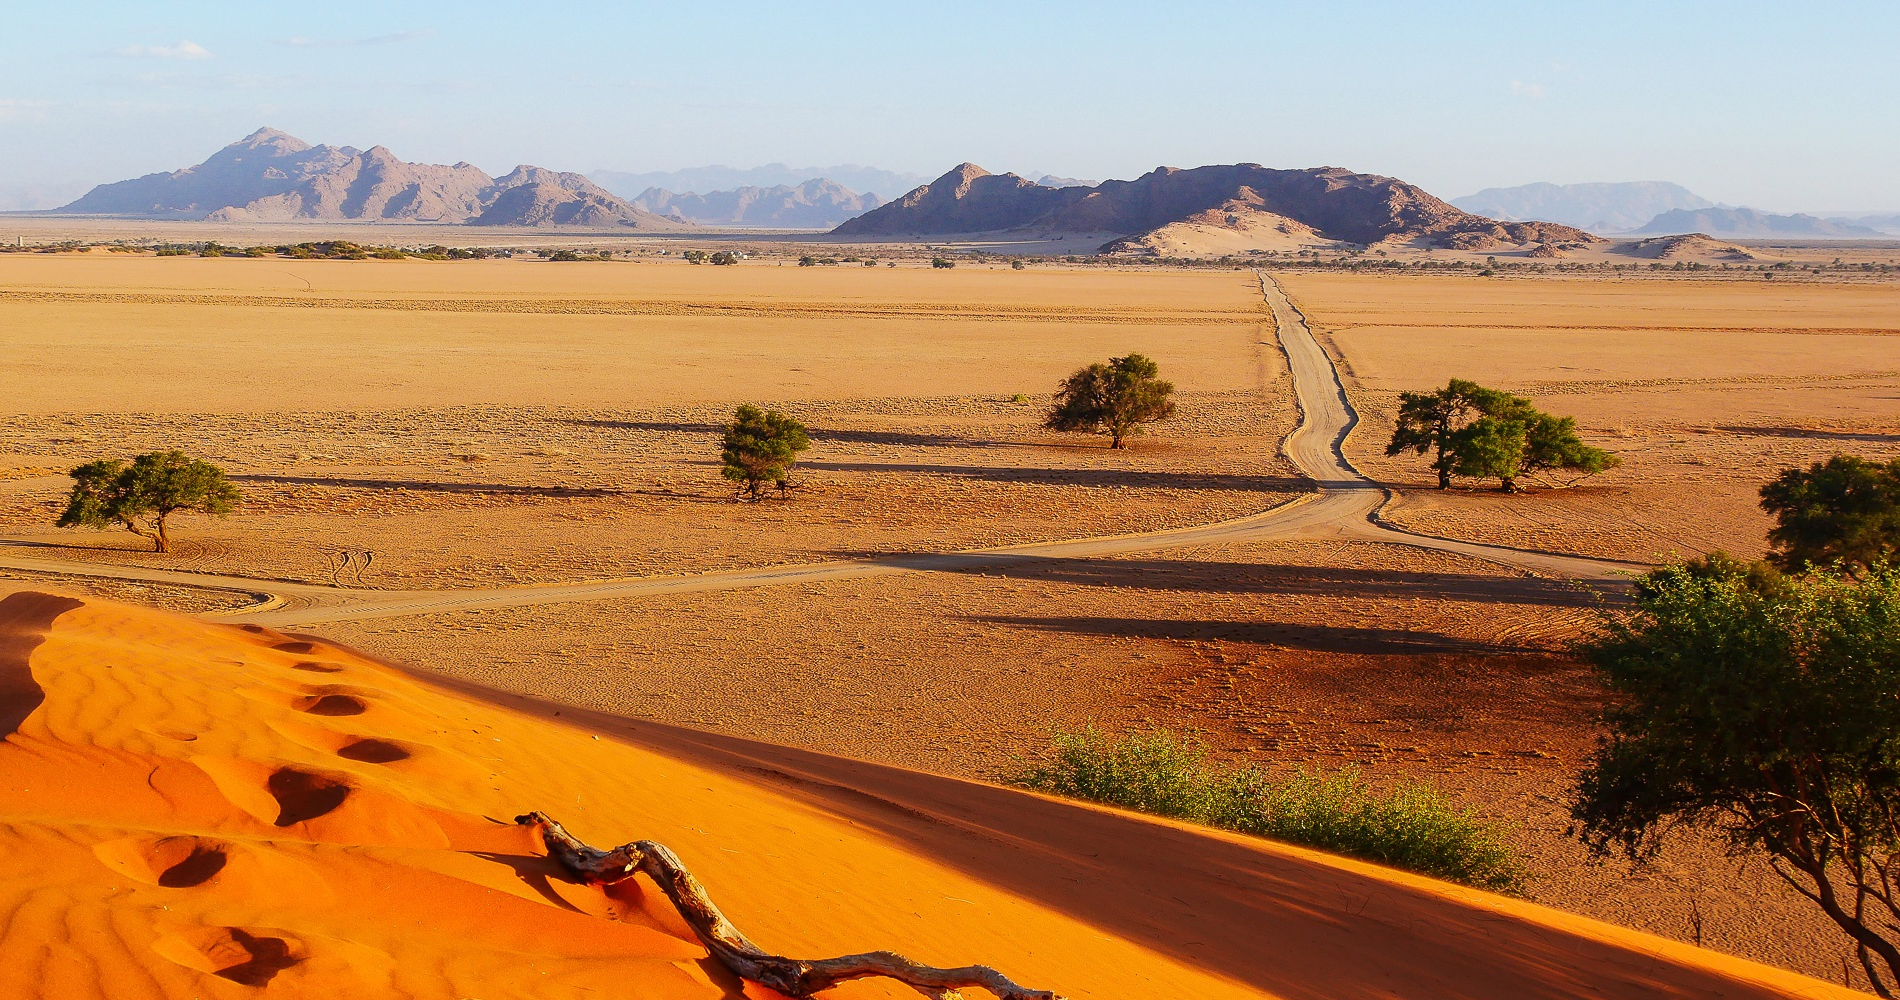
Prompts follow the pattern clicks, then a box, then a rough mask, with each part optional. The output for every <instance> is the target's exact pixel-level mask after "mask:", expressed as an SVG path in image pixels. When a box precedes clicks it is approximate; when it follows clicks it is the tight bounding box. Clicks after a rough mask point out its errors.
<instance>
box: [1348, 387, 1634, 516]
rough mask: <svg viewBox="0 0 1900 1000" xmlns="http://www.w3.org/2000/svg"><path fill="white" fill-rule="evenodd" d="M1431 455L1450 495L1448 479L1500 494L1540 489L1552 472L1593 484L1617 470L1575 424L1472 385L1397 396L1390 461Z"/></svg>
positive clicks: (1440, 485) (1520, 400) (1505, 394)
mask: <svg viewBox="0 0 1900 1000" xmlns="http://www.w3.org/2000/svg"><path fill="white" fill-rule="evenodd" d="M1408 451H1410V452H1415V453H1417V454H1420V455H1424V454H1431V455H1432V456H1433V458H1432V468H1433V470H1435V471H1436V472H1437V473H1438V488H1439V489H1441V490H1444V489H1450V488H1451V477H1452V476H1453V475H1460V476H1470V477H1473V478H1478V479H1496V480H1498V481H1499V483H1500V484H1501V486H1502V488H1503V489H1504V490H1505V492H1516V491H1517V489H1518V484H1519V480H1520V479H1522V478H1524V477H1527V476H1537V477H1539V480H1540V481H1541V482H1543V484H1544V485H1546V486H1550V487H1554V488H1564V487H1568V486H1574V485H1576V482H1577V480H1576V479H1573V480H1571V481H1570V482H1567V483H1557V482H1553V481H1551V480H1550V479H1549V478H1548V477H1547V476H1546V475H1545V474H1546V473H1550V472H1555V471H1566V472H1574V473H1579V474H1580V477H1579V478H1581V477H1583V476H1592V475H1595V474H1597V473H1599V472H1602V471H1604V470H1606V469H1611V468H1615V467H1616V466H1617V464H1618V463H1619V461H1620V460H1619V459H1618V458H1617V457H1616V456H1615V455H1612V454H1610V453H1609V452H1607V451H1604V450H1603V449H1601V448H1593V447H1591V446H1589V445H1587V444H1584V443H1583V439H1582V438H1580V437H1578V436H1577V424H1576V421H1575V420H1573V419H1571V418H1570V417H1557V416H1552V415H1551V414H1548V413H1543V412H1541V411H1539V410H1538V409H1537V408H1536V407H1534V406H1532V405H1531V401H1530V400H1528V399H1525V398H1524V397H1522V396H1513V395H1511V394H1510V393H1508V392H1503V391H1500V390H1497V389H1487V388H1485V387H1484V386H1481V385H1479V384H1477V383H1476V382H1471V381H1467V380H1465V379H1452V380H1451V381H1450V382H1449V383H1448V384H1447V385H1446V386H1445V388H1443V389H1439V390H1436V391H1433V392H1404V393H1400V394H1399V415H1398V420H1397V422H1396V424H1395V426H1394V427H1393V429H1392V439H1391V441H1389V442H1387V444H1386V446H1385V453H1386V454H1387V455H1399V454H1403V453H1405V452H1408Z"/></svg>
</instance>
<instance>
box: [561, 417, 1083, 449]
mask: <svg viewBox="0 0 1900 1000" xmlns="http://www.w3.org/2000/svg"><path fill="white" fill-rule="evenodd" d="M567 423H570V424H574V425H576V426H580V427H604V428H610V429H613V430H623V431H658V432H660V433H665V434H723V433H725V430H726V426H725V425H724V424H709V423H703V422H694V421H682V420H593V419H572V420H568V421H567ZM806 433H807V434H809V435H810V436H811V439H812V440H813V441H818V442H835V443H839V444H884V445H898V446H902V447H909V448H1045V447H1063V446H1065V445H1066V444H1067V443H1066V442H1059V441H1058V442H1048V441H1000V440H995V439H990V438H971V437H960V436H957V435H953V434H928V433H916V432H913V431H864V430H842V429H836V428H828V427H808V428H806Z"/></svg>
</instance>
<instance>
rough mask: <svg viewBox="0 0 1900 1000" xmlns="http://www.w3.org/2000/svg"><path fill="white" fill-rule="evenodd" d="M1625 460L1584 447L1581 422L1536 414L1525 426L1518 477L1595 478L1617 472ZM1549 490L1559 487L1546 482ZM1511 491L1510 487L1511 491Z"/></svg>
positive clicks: (1570, 418) (1530, 417)
mask: <svg viewBox="0 0 1900 1000" xmlns="http://www.w3.org/2000/svg"><path fill="white" fill-rule="evenodd" d="M1621 464H1623V460H1622V459H1620V458H1617V457H1616V456H1615V455H1612V454H1610V453H1609V452H1607V451H1604V450H1603V449H1602V448H1593V447H1591V446H1589V445H1587V444H1584V443H1583V439H1582V438H1580V437H1578V436H1577V421H1576V420H1575V418H1572V417H1556V416H1552V415H1550V414H1548V413H1541V412H1538V411H1536V410H1532V411H1531V413H1530V414H1529V417H1528V419H1527V420H1526V421H1525V424H1524V454H1523V457H1522V458H1521V460H1520V461H1519V463H1518V473H1519V475H1524V476H1537V475H1542V474H1543V473H1546V472H1574V473H1580V474H1581V475H1582V476H1594V475H1596V474H1597V473H1599V472H1604V471H1607V470H1609V469H1614V468H1616V467H1617V466H1619V465H1621ZM1545 485H1547V486H1558V485H1559V484H1556V483H1550V482H1546V483H1545ZM1509 488H1510V487H1508V486H1507V487H1506V489H1509Z"/></svg>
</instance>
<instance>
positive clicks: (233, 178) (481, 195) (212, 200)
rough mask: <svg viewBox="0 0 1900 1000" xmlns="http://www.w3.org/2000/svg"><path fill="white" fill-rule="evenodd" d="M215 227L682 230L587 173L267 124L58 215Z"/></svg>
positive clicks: (107, 187) (104, 189) (92, 195)
mask: <svg viewBox="0 0 1900 1000" xmlns="http://www.w3.org/2000/svg"><path fill="white" fill-rule="evenodd" d="M59 211H61V212H67V213H75V214H89V215H93V214H96V215H124V216H142V217H147V218H180V219H206V220H210V221H213V222H288V221H294V220H313V221H346V220H347V221H370V222H436V223H470V224H474V225H525V226H541V225H576V226H627V227H632V228H637V229H678V228H681V226H680V224H679V223H676V222H670V221H668V220H666V219H663V218H661V217H659V216H657V215H654V214H653V213H651V212H647V211H644V210H642V209H638V208H635V207H634V206H632V205H629V204H627V203H626V202H625V201H623V200H621V199H620V198H618V197H616V196H614V195H613V194H612V193H610V192H608V191H606V190H604V189H602V188H600V187H599V186H598V185H596V184H594V183H593V182H592V181H589V180H588V179H587V178H586V177H583V176H582V175H580V174H575V173H562V172H557V171H553V170H547V169H544V168H541V167H531V166H520V167H516V168H515V169H514V170H513V171H511V172H510V173H508V174H506V175H503V176H502V177H490V176H488V174H486V173H484V172H482V171H481V170H480V169H479V168H477V167H475V166H472V165H470V164H468V163H457V164H454V165H451V166H442V165H439V164H431V163H408V162H405V161H403V160H401V159H398V158H397V157H396V155H395V154H393V153H391V152H390V151H389V150H388V149H386V148H384V147H382V146H376V147H373V148H371V149H368V150H359V149H355V148H353V147H350V146H327V145H324V146H312V145H310V144H309V143H307V142H304V141H303V140H301V139H298V138H296V137H295V136H291V135H287V134H285V133H283V132H279V131H277V130H276V129H270V128H261V129H258V130H257V131H256V132H253V133H251V134H250V135H248V136H245V137H244V138H243V139H240V140H238V141H237V142H234V143H232V144H230V145H229V146H226V147H224V148H223V149H221V150H219V151H217V152H216V153H214V154H212V155H211V157H210V158H209V159H206V160H205V161H204V162H203V163H200V164H198V165H197V166H193V167H186V168H184V169H182V170H174V171H171V172H169V173H156V174H147V175H145V176H144V177H138V178H134V179H132V180H126V181H118V182H116V183H112V184H101V185H99V186H98V187H95V188H93V189H92V190H91V191H89V192H87V193H86V194H85V195H83V196H81V197H80V198H79V200H77V201H74V202H73V203H71V204H69V205H66V206H64V207H63V208H61V209H59Z"/></svg>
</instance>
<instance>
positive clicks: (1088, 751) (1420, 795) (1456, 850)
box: [1012, 730, 1526, 893]
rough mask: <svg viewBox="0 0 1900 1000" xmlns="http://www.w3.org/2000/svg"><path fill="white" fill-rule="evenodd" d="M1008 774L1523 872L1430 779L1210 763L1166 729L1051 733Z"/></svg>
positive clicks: (1493, 834) (1510, 885)
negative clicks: (1386, 786)
mask: <svg viewBox="0 0 1900 1000" xmlns="http://www.w3.org/2000/svg"><path fill="white" fill-rule="evenodd" d="M1012 781H1013V783H1014V784H1017V785H1020V786H1022V787H1024V788H1032V789H1035V790H1037V791H1043V792H1051V793H1054V794H1056V795H1066V796H1069V797H1071V798H1078V799H1089V800H1091V801H1094V802H1106V803H1108V804H1110V805H1117V806H1122V807H1124V808H1128V809H1135V810H1138V811H1141V812H1146V813H1154V814H1155V815H1158V816H1170V817H1174V818H1176V819H1185V820H1190V821H1192V822H1195V823H1202V824H1205V825H1207V826H1216V827H1221V828H1222V829H1227V830H1237V831H1239V832H1241V833H1247V834H1252V835H1254V836H1257V837H1266V838H1268V839H1271V840H1283V841H1286V842H1288V843H1293V844H1303V845H1305V846H1307V847H1316V848H1319V849H1320V850H1324V851H1332V852H1335V853H1338V854H1345V855H1349V856H1351V857H1356V858H1363V859H1365V860H1367V861H1375V862H1378V863H1380V864H1385V865H1391V866H1392V867H1394V868H1403V869H1405V870H1407V871H1413V872H1417V873H1419V874H1421V875H1430V876H1432V877H1435V878H1442V879H1448V880H1450V881H1453V882H1462V883H1464V884H1465V885H1471V886H1477V887H1478V888H1481V889H1490V890H1492V891H1495V892H1510V893H1516V892H1519V891H1521V890H1522V888H1523V885H1524V881H1525V877H1526V876H1525V872H1524V868H1523V864H1522V863H1521V862H1520V861H1519V860H1518V858H1517V855H1516V852H1514V851H1513V850H1512V849H1511V847H1510V846H1509V845H1508V844H1506V843H1505V842H1504V837H1503V833H1502V831H1501V830H1500V829H1499V828H1498V827H1497V826H1495V825H1494V824H1491V823H1489V822H1487V821H1485V820H1482V819H1480V818H1478V816H1477V815H1476V814H1474V813H1473V812H1472V811H1471V810H1469V809H1462V808H1459V807H1458V806H1457V805H1455V804H1453V803H1452V802H1451V801H1450V800H1448V799H1446V798H1445V797H1444V796H1443V795H1441V794H1439V793H1438V792H1437V791H1436V790H1434V789H1432V788H1430V787H1429V786H1425V785H1417V784H1407V785H1402V786H1399V787H1398V788H1396V789H1394V790H1392V791H1390V792H1378V791H1375V790H1373V789H1372V788H1370V787H1368V786H1367V785H1366V783H1365V782H1364V781H1363V780H1362V779H1361V778H1360V776H1359V773H1358V772H1357V771H1354V770H1351V769H1347V770H1343V771H1339V772H1335V773H1333V774H1330V775H1329V774H1321V773H1318V772H1308V771H1296V772H1294V773H1293V774H1291V775H1284V776H1283V775H1272V774H1268V773H1267V772H1265V771H1262V770H1260V769H1257V768H1251V767H1249V768H1227V767H1221V766H1218V765H1216V764H1213V763H1211V762H1210V761H1209V760H1208V759H1207V749H1206V748H1205V747H1203V746H1201V745H1200V744H1198V743H1194V742H1192V741H1190V740H1185V739H1182V738H1180V737H1177V736H1175V735H1174V734H1172V733H1169V732H1167V731H1165V730H1163V731H1156V732H1150V733H1142V734H1134V735H1129V736H1124V737H1121V738H1119V739H1116V738H1111V737H1106V736H1103V735H1101V734H1099V733H1096V732H1094V731H1093V730H1083V731H1082V732H1080V733H1058V734H1057V735H1056V737H1055V743H1054V747H1053V752H1052V753H1051V755H1050V757H1049V759H1047V760H1046V761H1044V762H1043V763H1042V764H1041V765H1040V766H1038V767H1035V768H1032V769H1028V770H1025V771H1023V772H1022V773H1020V774H1017V775H1015V776H1014V777H1013V779H1012Z"/></svg>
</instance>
